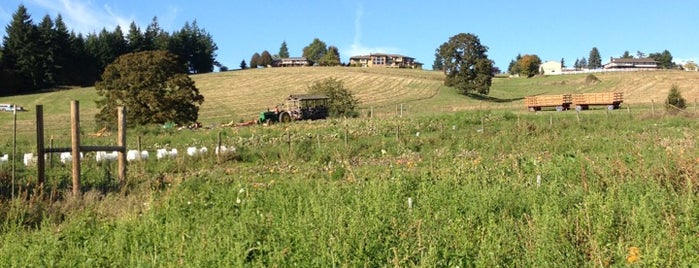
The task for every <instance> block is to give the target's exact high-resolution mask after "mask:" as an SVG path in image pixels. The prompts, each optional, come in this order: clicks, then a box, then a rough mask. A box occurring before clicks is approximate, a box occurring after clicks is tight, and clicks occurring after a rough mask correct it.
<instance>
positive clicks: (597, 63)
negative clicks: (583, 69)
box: [587, 47, 602, 69]
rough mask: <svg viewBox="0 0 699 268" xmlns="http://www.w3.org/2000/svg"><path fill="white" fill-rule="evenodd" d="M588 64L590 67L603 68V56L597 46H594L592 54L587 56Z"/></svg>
mask: <svg viewBox="0 0 699 268" xmlns="http://www.w3.org/2000/svg"><path fill="white" fill-rule="evenodd" d="M587 66H588V68H590V69H599V68H602V57H601V56H600V54H599V50H597V47H593V48H592V50H590V55H589V57H588V58H587Z"/></svg>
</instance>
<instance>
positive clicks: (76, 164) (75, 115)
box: [41, 101, 80, 196]
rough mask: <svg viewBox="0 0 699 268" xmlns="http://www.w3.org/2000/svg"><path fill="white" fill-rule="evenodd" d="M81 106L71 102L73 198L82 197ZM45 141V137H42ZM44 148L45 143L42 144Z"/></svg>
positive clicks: (76, 102)
mask: <svg viewBox="0 0 699 268" xmlns="http://www.w3.org/2000/svg"><path fill="white" fill-rule="evenodd" d="M79 107H80V105H79V103H78V101H71V102H70V130H71V149H72V150H71V153H72V155H73V196H79V195H80V110H79V109H80V108H79ZM42 140H43V137H42ZM41 145H42V146H41V147H43V141H42V144H41Z"/></svg>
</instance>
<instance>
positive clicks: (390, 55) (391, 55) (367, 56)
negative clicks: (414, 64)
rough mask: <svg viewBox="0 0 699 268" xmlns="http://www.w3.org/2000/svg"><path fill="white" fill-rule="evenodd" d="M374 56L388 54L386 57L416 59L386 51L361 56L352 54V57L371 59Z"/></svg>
mask: <svg viewBox="0 0 699 268" xmlns="http://www.w3.org/2000/svg"><path fill="white" fill-rule="evenodd" d="M373 56H386V57H394V58H409V59H415V58H413V57H408V56H405V55H400V54H386V53H371V54H369V55H359V56H352V57H350V59H370V58H371V57H373Z"/></svg>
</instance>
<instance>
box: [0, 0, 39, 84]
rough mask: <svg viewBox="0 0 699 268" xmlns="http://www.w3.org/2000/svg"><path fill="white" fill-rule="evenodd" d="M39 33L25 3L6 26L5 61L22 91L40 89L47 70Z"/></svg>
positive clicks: (3, 61)
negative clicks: (43, 66)
mask: <svg viewBox="0 0 699 268" xmlns="http://www.w3.org/2000/svg"><path fill="white" fill-rule="evenodd" d="M39 40H40V38H39V33H38V30H37V27H36V26H35V25H34V24H33V22H32V18H31V16H30V15H29V13H28V12H27V8H26V7H24V5H21V4H20V5H19V7H18V8H17V11H16V12H15V13H14V14H13V15H12V21H11V22H10V24H9V25H8V26H7V27H5V37H4V38H3V55H2V57H3V58H2V63H3V66H4V68H5V69H6V70H7V71H8V72H9V73H10V75H11V76H12V77H13V80H14V81H13V82H12V86H15V87H19V88H20V89H19V91H20V92H28V91H32V90H35V89H38V88H39V86H40V84H41V81H42V78H43V73H42V71H41V65H42V64H41V62H40V61H39V59H40V58H39V57H37V55H41V51H40V44H39V42H38V41H39Z"/></svg>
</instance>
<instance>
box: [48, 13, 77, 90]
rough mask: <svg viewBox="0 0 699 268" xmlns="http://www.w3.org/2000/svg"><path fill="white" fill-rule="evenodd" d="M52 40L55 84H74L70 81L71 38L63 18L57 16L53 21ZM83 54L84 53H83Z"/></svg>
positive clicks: (73, 61)
mask: <svg viewBox="0 0 699 268" xmlns="http://www.w3.org/2000/svg"><path fill="white" fill-rule="evenodd" d="M53 37H54V40H53V48H54V49H55V51H56V53H55V64H56V65H55V67H56V75H57V77H56V83H57V84H59V85H70V84H75V83H73V81H71V79H70V78H69V77H70V69H71V68H72V65H75V64H77V63H76V62H75V60H74V59H75V58H76V57H75V56H74V54H73V53H71V48H70V42H71V36H70V32H69V31H68V27H66V24H65V22H63V16H61V14H58V15H57V16H56V19H55V20H54V36H53ZM83 53H84V52H83Z"/></svg>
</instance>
